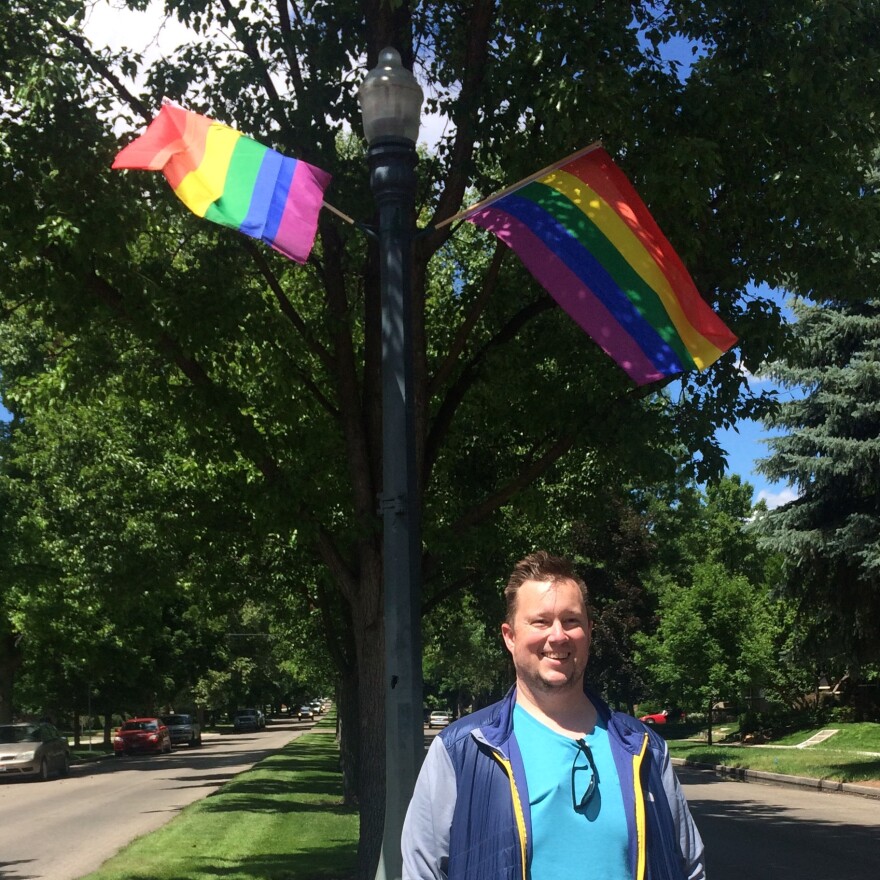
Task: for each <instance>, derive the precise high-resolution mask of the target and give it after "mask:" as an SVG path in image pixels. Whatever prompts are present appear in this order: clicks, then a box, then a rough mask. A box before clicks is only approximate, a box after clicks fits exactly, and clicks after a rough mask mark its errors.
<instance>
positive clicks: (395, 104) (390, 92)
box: [358, 47, 423, 144]
mask: <svg viewBox="0 0 880 880" xmlns="http://www.w3.org/2000/svg"><path fill="white" fill-rule="evenodd" d="M422 97H423V93H422V87H421V86H420V85H419V84H418V82H416V78H415V77H414V76H413V75H412V73H410V71H408V70H406V69H404V67H403V65H402V64H401V62H400V53H399V52H398V51H397V49H392V48H390V47H387V48H385V49H383V50H382V51H381V52H380V53H379V63H378V64H377V65H376V66H375V67H374V68H373V69H372V70H371V71H370V72H369V73H368V74H367V76H366V78H365V79H364V81H363V82H362V83H361V85H360V88H359V89H358V101H359V102H360V105H361V115H362V116H363V120H364V134H365V135H366V138H367V142H368V143H370V144H372V143H373V142H374V141H376V140H379V139H381V138H386V137H393V138H406V139H407V140H410V141H412V142H413V143H415V142H416V139H417V138H418V136H419V123H420V121H421V114H422Z"/></svg>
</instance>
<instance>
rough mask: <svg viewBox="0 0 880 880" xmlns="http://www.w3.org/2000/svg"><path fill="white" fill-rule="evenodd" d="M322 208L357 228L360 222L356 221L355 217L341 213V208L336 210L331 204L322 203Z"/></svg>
mask: <svg viewBox="0 0 880 880" xmlns="http://www.w3.org/2000/svg"><path fill="white" fill-rule="evenodd" d="M321 207H322V208H326V209H327V210H328V211H329V212H330V213H331V214H335V215H336V216H337V217H339V219H340V220H344V221H345V222H346V223H350V224H351V225H352V226H357V225H358V222H357V220H355V219H354V217H349V216H348V214H346V213H344V212H343V211H340V210H339V208H334V207H333V205H331V204H330V202H321Z"/></svg>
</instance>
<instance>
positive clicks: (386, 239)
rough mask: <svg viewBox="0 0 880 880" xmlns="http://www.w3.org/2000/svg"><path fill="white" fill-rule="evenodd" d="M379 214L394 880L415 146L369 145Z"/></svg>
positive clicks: (411, 507) (407, 630)
mask: <svg viewBox="0 0 880 880" xmlns="http://www.w3.org/2000/svg"><path fill="white" fill-rule="evenodd" d="M368 158H369V163H370V185H371V187H372V189H373V194H374V196H375V198H376V203H377V205H378V207H379V261H380V270H379V271H380V281H379V283H380V290H381V301H382V494H381V496H380V499H379V506H380V510H381V513H382V517H383V523H384V548H383V572H384V581H385V583H384V586H385V680H386V685H385V833H384V836H383V839H382V853H381V856H380V858H379V868H378V871H377V873H376V878H377V880H399V878H400V877H401V876H402V872H403V866H402V859H401V855H400V834H401V830H402V828H403V820H404V816H405V814H406V808H407V806H408V804H409V799H410V797H411V795H412V791H413V787H414V785H415V781H416V777H417V775H418V772H419V768H420V766H421V762H422V758H423V756H424V738H423V720H422V660H421V634H420V633H421V612H420V607H419V606H420V601H421V551H422V546H421V545H422V541H421V517H420V499H419V487H418V476H417V472H416V434H415V415H414V408H413V345H412V248H413V234H414V231H415V225H414V210H415V208H414V206H415V187H416V175H415V165H416V161H417V157H416V151H415V144H414V143H413V142H412V141H410V140H408V139H407V138H400V137H386V138H380V139H377V140H376V141H374V142H373V143H371V144H370V148H369V153H368Z"/></svg>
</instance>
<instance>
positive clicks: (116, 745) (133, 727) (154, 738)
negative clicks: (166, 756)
mask: <svg viewBox="0 0 880 880" xmlns="http://www.w3.org/2000/svg"><path fill="white" fill-rule="evenodd" d="M170 751H171V733H170V731H169V730H168V728H167V727H166V726H165V725H164V724H163V723H162V720H161V719H160V718H130V719H129V720H128V721H126V722H125V723H124V724H123V725H122V727H120V728H119V730H117V731H116V736H114V737H113V752H114V754H115V755H116V757H117V758H119V757H121V756H122V755H132V754H134V753H135V752H149V753H152V754H156V755H159V754H162V753H163V752H166V753H167V752H170Z"/></svg>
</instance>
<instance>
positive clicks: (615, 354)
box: [468, 206, 665, 385]
mask: <svg viewBox="0 0 880 880" xmlns="http://www.w3.org/2000/svg"><path fill="white" fill-rule="evenodd" d="M468 220H470V221H471V222H472V223H475V224H476V225H477V226H482V227H483V228H484V229H488V230H489V231H490V232H493V233H494V234H495V235H497V236H498V238H500V239H501V241H503V242H504V243H505V244H506V245H507V246H508V247H509V248H510V249H511V250H513V251H514V252H515V253H516V254H517V255H518V256H519V258H520V259H521V260H522V262H523V264H524V265H525V267H526V268H527V269H528V270H529V271H530V272H531V273H532V275H534V276H535V278H536V279H537V281H538V282H539V283H540V284H541V285H542V286H543V287H544V288H545V289H546V290H547V292H548V293H550V295H551V296H552V297H553V298H554V299H555V300H556V301H557V302H558V303H559V305H560V306H561V307H562V308H563V309H564V310H565V311H566V312H567V313H568V314H569V315H570V316H571V317H572V318H573V319H574V320H575V321H576V322H577V323H578V324H579V325H580V326H581V327H582V328H583V329H584V330H585V331H586V332H587V333H588V334H589V335H590V337H591V338H592V339H593V340H594V341H595V342H596V344H597V345H598V346H599V347H600V348H601V349H602V350H603V351H604V352H605V353H606V354H608V355H609V356H610V357H612V358H613V359H614V360H615V361H616V362H617V363H618V364H619V365H620V366H621V367H622V368H623V369H624V370H625V371H626V372H627V373H628V374H629V375H630V377H632V379H633V380H634V381H635V382H636V383H637V384H638V385H644V384H646V383H648V382H654V381H656V380H657V379H662V378H663V376H664V375H665V374H664V373H663V372H662V371H661V370H660V369H658V368H657V367H656V366H655V365H654V364H653V363H652V362H651V360H650V358H649V357H648V356H647V355H646V354H645V353H644V352H643V351H642V349H641V348H639V346H638V344H637V343H636V342H635V340H634V339H633V338H632V337H631V336H630V335H629V333H627V332H626V330H624V329H623V328H622V327H621V326H620V323H619V322H618V321H617V320H616V319H615V318H614V316H613V315H612V314H611V313H610V312H609V311H608V309H606V308H605V306H604V305H603V304H602V303H601V302H600V300H599V299H598V298H597V297H596V296H595V294H594V293H593V292H592V290H590V288H589V287H588V286H587V285H586V284H585V283H584V282H583V281H582V280H581V279H580V278H578V277H577V275H575V274H574V273H573V272H572V271H571V270H570V269H569V268H568V266H567V265H566V264H565V262H564V261H563V260H561V259H560V258H559V257H558V256H557V255H556V254H555V253H553V251H551V250H550V249H549V248H547V246H546V245H545V244H544V243H543V242H542V241H541V240H540V239H539V238H538V237H537V236H536V235H535V234H534V233H533V232H532V231H531V230H530V229H529V228H528V227H527V226H526V225H525V224H524V223H522V222H520V221H519V220H517V219H516V218H514V217H511V216H510V215H509V214H507V213H505V212H503V211H498V210H496V209H495V208H493V207H491V206H490V207H487V208H484V209H483V210H482V211H479V212H478V213H476V214H474V215H473V216H471V217H468Z"/></svg>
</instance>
